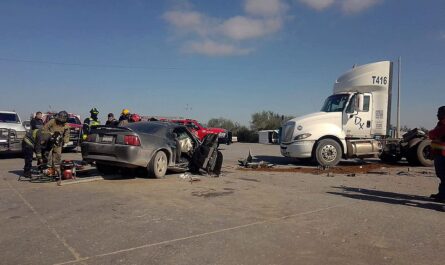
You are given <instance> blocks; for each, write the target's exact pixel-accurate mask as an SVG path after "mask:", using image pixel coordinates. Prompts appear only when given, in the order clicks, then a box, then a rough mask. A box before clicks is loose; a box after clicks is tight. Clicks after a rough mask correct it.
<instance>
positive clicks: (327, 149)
mask: <svg viewBox="0 0 445 265" xmlns="http://www.w3.org/2000/svg"><path fill="white" fill-rule="evenodd" d="M321 157H322V158H323V160H325V161H326V162H332V161H334V160H335V159H336V158H337V149H336V148H335V146H333V145H330V144H328V145H325V146H323V148H322V149H321Z"/></svg>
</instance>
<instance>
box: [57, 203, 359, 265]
mask: <svg viewBox="0 0 445 265" xmlns="http://www.w3.org/2000/svg"><path fill="white" fill-rule="evenodd" d="M355 203H357V202H349V203H344V204H339V205H333V206H329V207H325V208H321V209H317V210H312V211H307V212H301V213H296V214H291V215H286V216H280V217H274V218H270V219H266V220H263V221H257V222H253V223H249V224H244V225H238V226H233V227H228V228H223V229H219V230H215V231H210V232H205V233H201V234H196V235H192V236H187V237H180V238H175V239H170V240H165V241H160V242H157V243H151V244H144V245H141V246H137V247H132V248H126V249H121V250H116V251H113V252H108V253H103V254H98V255H94V256H90V257H84V258H81V259H76V260H71V261H66V262H62V263H56V264H54V265H65V264H73V263H78V262H82V261H87V260H91V259H94V258H101V257H106V256H112V255H117V254H121V253H125V252H130V251H134V250H139V249H144V248H150V247H155V246H160V245H166V244H171V243H176V242H180V241H185V240H189V239H195V238H201V237H205V236H209V235H214V234H220V233H224V232H228V231H234V230H239V229H243V228H247V227H251V226H256V225H261V224H266V223H273V222H279V221H283V220H286V219H289V218H294V217H299V216H305V215H310V214H314V213H319V212H323V211H327V210H331V209H335V208H340V207H344V206H348V205H351V204H355Z"/></svg>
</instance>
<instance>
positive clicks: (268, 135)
mask: <svg viewBox="0 0 445 265" xmlns="http://www.w3.org/2000/svg"><path fill="white" fill-rule="evenodd" d="M258 142H259V143H260V144H277V143H278V130H262V131H259V132H258Z"/></svg>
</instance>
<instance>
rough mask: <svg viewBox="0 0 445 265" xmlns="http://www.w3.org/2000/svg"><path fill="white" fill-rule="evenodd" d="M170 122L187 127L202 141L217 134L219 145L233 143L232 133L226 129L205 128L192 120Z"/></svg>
mask: <svg viewBox="0 0 445 265" xmlns="http://www.w3.org/2000/svg"><path fill="white" fill-rule="evenodd" d="M161 120H162V119H161ZM168 121H170V122H173V123H178V124H182V125H185V126H186V127H187V128H189V130H190V131H191V132H193V133H194V134H195V135H196V136H197V137H198V138H199V140H200V141H202V140H203V139H204V137H205V136H206V135H207V134H217V135H218V142H219V143H224V144H227V145H229V144H231V143H232V132H230V131H228V130H226V129H222V128H205V127H204V126H202V125H201V124H200V123H199V122H198V121H197V120H192V119H171V120H168Z"/></svg>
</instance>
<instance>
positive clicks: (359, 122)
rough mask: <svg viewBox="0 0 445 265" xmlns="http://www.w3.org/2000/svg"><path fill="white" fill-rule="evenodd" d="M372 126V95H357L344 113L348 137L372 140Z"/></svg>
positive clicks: (344, 127) (352, 98)
mask: <svg viewBox="0 0 445 265" xmlns="http://www.w3.org/2000/svg"><path fill="white" fill-rule="evenodd" d="M371 126H372V94H370V93H363V94H360V93H356V94H354V95H353V96H352V97H351V99H350V100H349V103H348V106H347V107H346V109H345V112H344V113H343V130H344V132H345V135H346V137H357V138H370V137H371Z"/></svg>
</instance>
